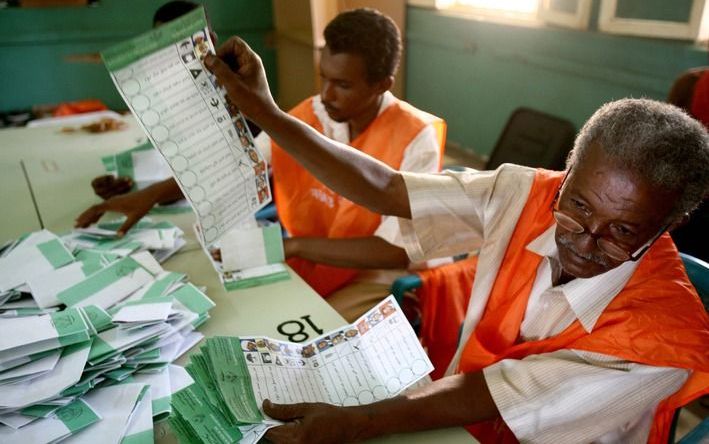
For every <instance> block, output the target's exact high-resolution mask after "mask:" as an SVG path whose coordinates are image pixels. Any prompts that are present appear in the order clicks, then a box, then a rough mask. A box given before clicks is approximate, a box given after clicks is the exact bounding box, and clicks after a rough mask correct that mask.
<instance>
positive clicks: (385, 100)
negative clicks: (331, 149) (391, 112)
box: [313, 91, 396, 144]
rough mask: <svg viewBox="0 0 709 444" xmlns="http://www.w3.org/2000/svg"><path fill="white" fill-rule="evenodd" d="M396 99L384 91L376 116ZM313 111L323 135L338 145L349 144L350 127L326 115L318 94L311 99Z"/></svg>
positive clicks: (389, 92)
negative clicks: (320, 125) (321, 127)
mask: <svg viewBox="0 0 709 444" xmlns="http://www.w3.org/2000/svg"><path fill="white" fill-rule="evenodd" d="M395 100H396V97H394V94H392V93H391V91H386V92H385V93H384V94H382V103H381V104H380V105H379V111H378V112H377V116H379V115H380V114H381V113H382V112H383V111H384V110H385V109H387V108H388V107H389V106H390V105H391V104H392V103H394V101H395ZM313 111H314V112H315V115H316V116H317V118H318V120H320V123H321V124H322V126H323V134H324V135H325V136H326V137H329V138H331V139H333V140H336V141H338V142H340V143H345V144H349V143H350V142H351V140H350V127H349V125H348V124H347V122H335V121H334V120H332V119H331V118H330V116H328V115H327V111H325V107H324V106H323V104H322V98H321V97H320V95H319V94H318V95H317V96H315V97H313Z"/></svg>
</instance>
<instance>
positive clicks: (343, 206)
mask: <svg viewBox="0 0 709 444" xmlns="http://www.w3.org/2000/svg"><path fill="white" fill-rule="evenodd" d="M290 114H291V115H292V116H294V117H296V118H298V119H300V120H302V121H303V122H305V123H307V124H308V125H310V126H311V127H313V128H315V129H316V130H317V131H319V132H321V133H322V132H323V127H322V123H321V122H320V120H319V119H318V117H317V116H316V115H315V112H314V111H313V99H312V97H311V98H310V99H307V100H305V101H303V102H301V103H300V104H299V105H298V106H296V107H295V108H294V109H293V110H291V111H290ZM428 124H433V125H434V127H435V129H436V131H437V134H438V143H439V146H440V153H441V159H442V157H443V148H444V145H445V134H446V124H445V122H444V121H443V120H442V119H439V118H438V117H435V116H432V115H431V114H428V113H425V112H423V111H420V110H418V109H416V108H414V107H413V106H411V105H409V104H408V103H406V102H403V101H401V100H396V101H395V102H394V103H393V104H391V105H390V106H388V107H387V108H386V109H385V110H384V111H383V112H382V113H381V114H379V116H377V118H376V119H374V121H372V123H371V124H370V125H369V126H368V127H367V129H365V130H364V132H362V134H360V135H359V136H357V137H356V138H355V139H354V140H352V141H351V143H350V145H351V146H353V147H355V148H357V149H358V150H360V151H362V152H363V153H366V154H369V155H370V156H372V157H374V158H376V159H379V160H381V161H382V162H384V163H386V164H387V165H389V166H390V167H392V168H395V169H398V168H399V166H400V165H401V161H402V159H403V157H404V151H405V150H406V147H407V146H409V144H410V143H411V141H412V140H413V139H414V138H415V137H416V136H417V135H418V134H419V133H420V132H421V130H422V129H423V128H424V127H425V126H426V125H428ZM271 164H272V166H273V189H274V198H275V201H276V209H277V210H278V217H279V219H280V221H281V224H282V225H283V226H284V227H285V229H286V230H288V232H289V233H290V235H291V236H294V237H328V238H345V237H363V236H371V235H372V234H373V233H374V231H375V230H376V229H377V227H378V226H379V224H380V223H381V216H380V215H379V214H376V213H373V212H371V211H369V210H367V209H366V208H364V207H361V206H359V205H356V204H354V203H352V202H351V201H349V200H347V199H345V198H344V197H342V196H339V195H337V194H335V192H333V191H332V190H330V189H329V188H328V187H326V186H325V185H324V184H322V183H321V182H320V181H318V180H317V179H316V178H315V177H313V176H312V175H311V174H310V173H309V172H308V171H306V170H305V168H303V167H302V166H300V164H298V163H297V162H296V161H295V160H294V159H293V158H291V157H290V156H289V155H288V154H287V153H286V152H285V151H284V150H283V149H281V148H280V147H278V145H276V144H275V143H272V155H271ZM439 168H440V160H439ZM287 262H288V265H290V267H291V268H293V270H295V271H296V272H297V273H298V274H299V275H300V276H301V277H302V278H303V279H304V280H305V281H306V282H307V283H308V284H309V285H310V286H311V287H313V289H315V291H317V292H318V293H319V294H320V295H322V296H327V295H328V294H330V293H332V292H333V291H335V290H337V289H339V288H341V287H343V286H344V285H345V284H347V283H348V282H349V281H351V280H352V279H353V278H354V277H355V276H356V274H357V272H358V271H357V270H352V269H347V268H339V267H331V266H327V265H322V264H316V263H314V262H310V261H307V260H304V259H301V258H291V259H289V260H288V261H287Z"/></svg>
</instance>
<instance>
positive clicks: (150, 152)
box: [101, 142, 191, 214]
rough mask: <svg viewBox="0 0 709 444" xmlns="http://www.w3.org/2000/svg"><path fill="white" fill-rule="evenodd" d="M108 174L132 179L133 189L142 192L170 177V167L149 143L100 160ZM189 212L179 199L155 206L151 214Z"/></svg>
mask: <svg viewBox="0 0 709 444" xmlns="http://www.w3.org/2000/svg"><path fill="white" fill-rule="evenodd" d="M101 161H102V163H103V166H104V168H105V169H106V172H107V173H108V174H111V175H113V176H116V177H130V178H131V179H133V189H132V191H134V190H142V189H143V188H146V187H148V186H150V185H152V184H154V183H157V182H161V181H163V180H165V179H169V178H171V177H172V171H171V170H170V166H169V165H168V164H167V162H165V160H164V159H163V158H162V156H161V155H160V152H159V151H158V150H156V149H155V148H153V145H152V144H151V143H149V142H148V143H144V144H142V145H138V146H136V147H134V148H131V149H128V150H125V151H121V152H119V153H116V154H112V155H109V156H104V157H102V158H101ZM187 211H191V207H190V204H189V202H187V201H186V200H185V199H180V200H178V201H177V202H173V203H168V204H160V205H156V206H155V207H154V208H153V209H152V210H150V212H151V213H158V214H165V213H183V212H187Z"/></svg>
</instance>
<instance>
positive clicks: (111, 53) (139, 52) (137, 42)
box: [101, 7, 207, 71]
mask: <svg viewBox="0 0 709 444" xmlns="http://www.w3.org/2000/svg"><path fill="white" fill-rule="evenodd" d="M206 27H207V19H206V18H205V16H204V9H203V8H201V7H200V8H197V9H195V10H194V11H192V12H190V13H188V14H185V15H183V16H182V17H180V18H178V19H175V20H173V21H171V22H169V23H166V24H164V25H163V26H161V27H159V28H157V29H153V30H151V31H148V32H146V33H144V34H141V35H139V36H138V37H135V38H133V39H131V40H128V41H126V42H122V43H119V44H118V45H115V46H111V47H110V48H108V49H106V50H105V51H103V52H101V58H103V62H104V63H105V64H106V68H108V70H109V71H117V70H119V69H122V68H125V67H126V66H128V65H130V64H131V63H133V62H136V61H137V60H140V59H141V58H143V57H145V56H146V55H148V54H151V53H153V52H155V51H157V50H159V49H162V48H164V47H166V46H169V45H171V44H173V43H175V42H177V41H179V40H180V39H183V38H185V37H190V36H191V35H192V34H194V33H195V32H197V31H199V30H201V29H204V28H206Z"/></svg>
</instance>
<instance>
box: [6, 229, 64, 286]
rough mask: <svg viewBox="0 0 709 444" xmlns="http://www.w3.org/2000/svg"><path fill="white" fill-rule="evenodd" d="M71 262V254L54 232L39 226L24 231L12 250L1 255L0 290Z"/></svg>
mask: <svg viewBox="0 0 709 444" xmlns="http://www.w3.org/2000/svg"><path fill="white" fill-rule="evenodd" d="M71 262H74V256H73V255H72V254H71V252H70V251H69V250H68V249H67V248H66V246H65V245H64V243H63V242H62V241H61V239H59V238H58V237H57V236H56V235H54V234H53V233H50V232H49V231H47V230H42V231H37V232H35V233H31V234H29V235H26V236H25V237H23V238H22V239H21V240H20V241H19V243H18V244H17V245H15V247H14V248H13V249H12V251H10V252H9V253H7V254H6V255H5V256H3V257H0V293H3V292H6V291H8V290H12V289H13V288H17V287H19V286H21V285H24V284H25V283H26V282H27V280H28V279H30V278H31V277H33V276H37V275H40V274H44V273H47V272H49V271H52V270H55V269H57V268H59V267H62V266H64V265H66V264H69V263H71Z"/></svg>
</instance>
